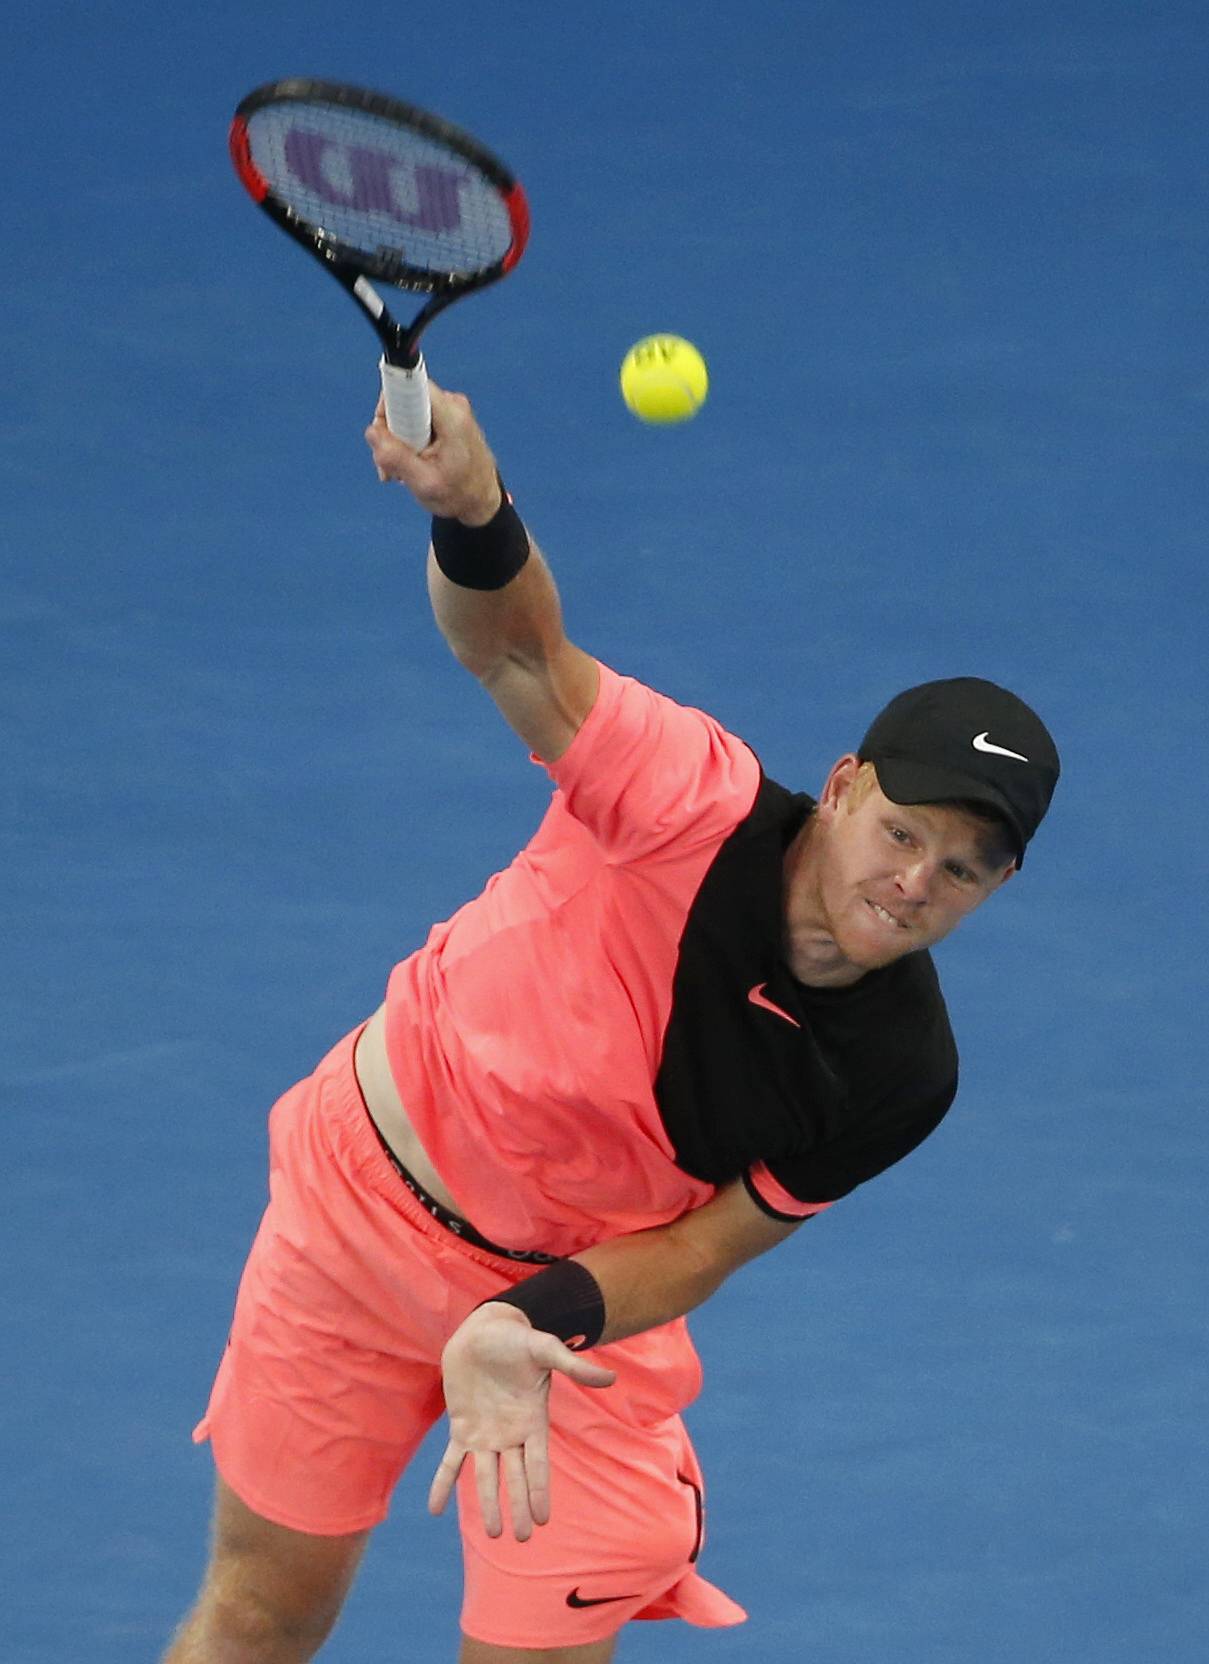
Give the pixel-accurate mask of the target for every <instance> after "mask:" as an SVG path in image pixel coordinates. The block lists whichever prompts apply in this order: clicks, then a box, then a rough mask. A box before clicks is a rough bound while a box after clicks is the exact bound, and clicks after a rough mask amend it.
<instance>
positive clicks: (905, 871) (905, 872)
mask: <svg viewBox="0 0 1209 1664" xmlns="http://www.w3.org/2000/svg"><path fill="white" fill-rule="evenodd" d="M932 877H933V863H932V862H931V861H926V860H923V859H922V858H921V859H920V860H918V861H907V862H904V863H903V865H902V866H901V867H900V868H899V871H898V888H899V891H900V892H901V894H902V898H903V900H904V901H910V902H914V903H915V904H916V905H917V906H921V905H922V904H923V903H924V902H925V901H927V899H928V894H929V892H930V890H931V888H932Z"/></svg>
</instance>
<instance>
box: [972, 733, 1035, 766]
mask: <svg viewBox="0 0 1209 1664" xmlns="http://www.w3.org/2000/svg"><path fill="white" fill-rule="evenodd" d="M990 731H991V730H990V729H989V728H984V729H983V730H982V733H981V734H975V735H974V749H975V751H989V752H990V753H991V755H992V756H993V757H1014V758H1015V759H1016V761H1017V762H1018V763H1027V762H1028V758H1027V757H1022V756H1021V755H1020V753H1019V752H1018V751H1009V750H1008V748H1007V746H1006V745H992V744H991V742H990V740H989V739H988V738H987V735H988V734H989V733H990Z"/></svg>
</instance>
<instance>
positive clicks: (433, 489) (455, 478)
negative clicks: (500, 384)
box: [365, 381, 500, 526]
mask: <svg viewBox="0 0 1209 1664" xmlns="http://www.w3.org/2000/svg"><path fill="white" fill-rule="evenodd" d="M428 390H429V395H430V397H431V399H432V440H431V441H430V443H429V444H428V445H426V446H425V448H424V449H423V450H422V451H415V450H413V449H412V448H411V446H410V445H408V444H406V443H405V442H404V441H403V440H402V439H400V438H398V437H397V436H396V435H395V434H393V433H392V432H391V431H390V429H389V428H388V427H387V425H386V405H385V402H384V400H382V399H381V398H380V399H379V400H378V406H377V409H376V410H375V411H374V419H373V421H372V422H371V423H370V425H369V427H367V428H366V430H365V441H366V444H367V445H368V446H369V448H370V452H371V454H372V456H373V459H374V467H375V468H376V470H377V473H378V478H379V479H380V480H397V481H398V482H399V484H401V485H405V486H406V487H407V489H408V490H409V491H410V492H411V494H412V496H413V497H414V498H415V499H416V501H417V502H418V503H419V505H420V507H421V508H423V509H427V511H428V513H429V514H440V515H444V516H447V517H448V518H450V519H453V520H463V521H465V523H466V524H467V525H468V526H482V525H486V523H487V521H488V520H490V519H491V517H492V515H493V514H494V513H495V512H496V510H497V509H498V508H499V506H500V485H499V477H498V475H497V473H496V468H495V458H494V457H493V456H492V454H491V451H490V449H489V447H488V445H487V441H486V439H485V438H484V437H483V431H482V429H481V428H480V427H479V425H478V423H477V422H476V421H475V419H474V412H473V411H472V410H471V408H470V401H469V400H468V399H466V398H464V397H463V396H462V394H461V393H447V392H445V390H444V389H443V388H441V387H438V386H437V384H436V382H435V381H430V382H429V384H428Z"/></svg>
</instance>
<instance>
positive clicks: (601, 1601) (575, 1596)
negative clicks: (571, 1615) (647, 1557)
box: [567, 1586, 634, 1607]
mask: <svg viewBox="0 0 1209 1664" xmlns="http://www.w3.org/2000/svg"><path fill="white" fill-rule="evenodd" d="M633 1598H634V1597H633V1595H594V1596H593V1597H592V1598H591V1599H590V1600H584V1598H583V1596H582V1595H581V1594H580V1592H579V1588H578V1586H576V1587H575V1588H574V1589H572V1591H571V1593H570V1594H569V1595H568V1596H567V1605H568V1606H575V1607H580V1606H607V1605H608V1604H609V1602H610V1601H614V1600H633Z"/></svg>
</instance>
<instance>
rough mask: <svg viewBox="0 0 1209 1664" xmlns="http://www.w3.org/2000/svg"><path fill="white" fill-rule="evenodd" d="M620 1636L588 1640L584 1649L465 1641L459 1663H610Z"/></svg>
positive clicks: (464, 1638) (465, 1639)
mask: <svg viewBox="0 0 1209 1664" xmlns="http://www.w3.org/2000/svg"><path fill="white" fill-rule="evenodd" d="M616 1645H617V1637H616V1636H615V1635H611V1636H610V1637H609V1638H608V1640H607V1641H589V1642H588V1644H587V1645H586V1646H583V1647H538V1648H533V1647H497V1646H494V1645H493V1644H492V1643H491V1642H490V1641H475V1640H473V1639H472V1638H471V1637H470V1636H469V1635H467V1636H464V1637H463V1638H462V1650H461V1652H460V1653H459V1654H458V1664H609V1660H610V1659H611V1658H612V1656H613V1650H614V1648H615V1647H616Z"/></svg>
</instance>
